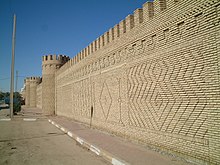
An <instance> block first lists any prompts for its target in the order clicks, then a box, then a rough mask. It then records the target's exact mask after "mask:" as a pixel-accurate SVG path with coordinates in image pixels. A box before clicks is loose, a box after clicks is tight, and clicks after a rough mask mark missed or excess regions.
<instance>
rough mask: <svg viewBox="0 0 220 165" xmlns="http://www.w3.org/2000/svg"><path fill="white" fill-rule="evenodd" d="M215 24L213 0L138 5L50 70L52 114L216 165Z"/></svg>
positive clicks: (219, 146)
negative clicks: (52, 75)
mask: <svg viewBox="0 0 220 165" xmlns="http://www.w3.org/2000/svg"><path fill="white" fill-rule="evenodd" d="M219 29H220V3H219V1H218V0H195V1H190V0H178V1H176V0H156V1H154V2H153V3H149V2H148V3H146V4H144V5H143V9H137V10H136V11H135V12H134V15H131V16H128V17H126V19H125V20H123V21H121V22H120V23H119V24H118V25H115V26H114V27H113V28H111V29H110V30H109V31H108V32H106V33H105V34H104V35H102V36H101V37H99V38H98V39H97V40H95V41H94V42H92V43H91V44H90V45H89V46H88V47H87V48H86V49H84V50H82V52H80V53H79V54H78V55H77V56H76V57H74V58H73V59H71V60H70V61H69V62H67V63H66V64H65V65H64V66H63V67H61V68H60V70H58V71H57V72H56V82H55V84H56V85H55V89H56V91H55V93H56V98H55V100H56V101H55V104H56V105H55V108H56V113H57V114H58V115H63V116H67V117H71V118H74V119H76V120H78V121H81V122H85V123H89V122H90V118H91V107H93V110H94V116H93V123H92V124H93V126H95V127H97V128H100V129H104V130H107V131H109V132H111V133H114V134H117V135H120V136H123V137H125V138H129V139H134V140H137V141H140V142H142V143H145V144H147V145H153V146H156V147H158V148H160V149H163V150H166V151H170V152H175V153H178V154H179V155H181V156H184V157H187V158H189V159H191V160H193V161H196V162H198V163H204V162H210V164H220V129H219V128H220V124H219V123H220V83H219V80H220V77H219V75H220V67H219V66H220V55H219V52H220V30H219ZM48 85H49V84H48Z"/></svg>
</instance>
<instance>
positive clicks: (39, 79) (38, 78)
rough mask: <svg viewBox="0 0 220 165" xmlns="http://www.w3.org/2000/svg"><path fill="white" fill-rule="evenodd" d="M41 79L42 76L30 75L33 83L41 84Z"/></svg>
mask: <svg viewBox="0 0 220 165" xmlns="http://www.w3.org/2000/svg"><path fill="white" fill-rule="evenodd" d="M41 80H42V79H41V77H29V81H30V83H31V84H39V83H40V82H41Z"/></svg>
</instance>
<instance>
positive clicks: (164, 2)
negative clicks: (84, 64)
mask: <svg viewBox="0 0 220 165" xmlns="http://www.w3.org/2000/svg"><path fill="white" fill-rule="evenodd" d="M181 5H182V4H181V2H180V0H154V1H153V2H146V3H144V4H143V5H142V8H138V9H136V10H135V11H134V12H133V13H132V14H129V15H128V16H127V17H125V19H124V20H121V21H120V22H119V23H118V24H116V25H114V26H113V27H111V28H110V29H109V30H108V31H106V32H104V34H102V35H101V36H99V37H98V38H97V39H95V40H94V41H92V42H91V43H90V44H89V45H88V46H87V47H86V48H84V49H83V50H81V51H80V52H79V53H77V54H76V55H75V56H74V57H73V59H71V60H72V62H70V61H69V62H67V63H66V64H64V66H63V67H62V69H61V70H62V71H64V70H66V69H67V68H69V67H70V66H72V65H75V64H77V63H79V62H80V61H81V60H83V59H85V58H86V57H87V56H89V55H91V54H94V53H95V52H97V51H99V50H100V49H103V48H104V47H106V46H107V45H109V44H111V43H113V42H117V41H118V40H119V39H121V38H122V37H123V36H124V35H126V34H128V33H129V32H131V31H133V30H134V29H135V28H137V27H138V26H142V25H143V24H147V23H148V22H152V21H153V22H157V21H158V20H159V19H158V16H160V15H166V11H167V10H170V9H171V8H173V7H175V8H178V9H180V8H181ZM152 26H155V24H153V25H152ZM155 28H156V27H155ZM48 59H49V62H47V63H53V62H52V61H56V57H53V56H45V57H44V61H47V60H48ZM67 61H68V60H67ZM56 62H57V61H56ZM57 63H59V62H57Z"/></svg>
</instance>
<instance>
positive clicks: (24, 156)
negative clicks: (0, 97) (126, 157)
mask: <svg viewBox="0 0 220 165" xmlns="http://www.w3.org/2000/svg"><path fill="white" fill-rule="evenodd" d="M0 164H1V165H3V164H10V165H14V164H15V165H25V164H28V165H29V164H30V165H35V164H37V165H38V164H40V165H50V164H51V165H56V164H57V165H62V164H65V165H68V164H71V165H74V164H76V165H79V164H80V165H81V164H82V165H87V164H96V165H99V164H100V165H101V164H102V165H103V164H109V163H108V162H106V161H105V160H103V159H102V158H100V157H98V156H96V155H95V154H93V153H91V152H89V151H87V150H85V149H83V148H81V147H80V146H78V145H77V144H76V142H75V141H74V140H72V139H71V138H69V137H68V136H67V135H66V134H64V133H63V132H61V131H60V130H58V129H57V128H56V127H54V126H53V125H51V124H49V122H48V121H47V120H46V119H44V118H39V119H37V120H36V121H23V118H22V117H21V116H20V117H17V118H15V119H14V120H12V121H0Z"/></svg>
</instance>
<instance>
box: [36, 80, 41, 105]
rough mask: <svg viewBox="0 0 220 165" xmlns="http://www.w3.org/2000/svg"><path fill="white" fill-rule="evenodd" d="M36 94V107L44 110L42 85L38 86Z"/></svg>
mask: <svg viewBox="0 0 220 165" xmlns="http://www.w3.org/2000/svg"><path fill="white" fill-rule="evenodd" d="M36 93H37V100H36V104H37V105H36V106H37V108H41V109H42V83H41V84H39V85H38V86H37V90H36Z"/></svg>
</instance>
